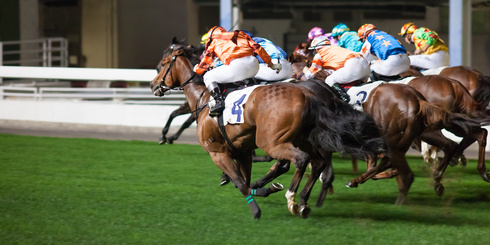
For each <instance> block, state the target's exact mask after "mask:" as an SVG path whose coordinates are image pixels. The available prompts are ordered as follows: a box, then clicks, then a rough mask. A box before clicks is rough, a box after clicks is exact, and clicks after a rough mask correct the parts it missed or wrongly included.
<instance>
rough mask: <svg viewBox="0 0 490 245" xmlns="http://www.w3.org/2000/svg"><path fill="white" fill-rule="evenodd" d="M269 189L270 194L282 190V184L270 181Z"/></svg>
mask: <svg viewBox="0 0 490 245" xmlns="http://www.w3.org/2000/svg"><path fill="white" fill-rule="evenodd" d="M269 189H270V190H271V194H272V193H276V192H278V191H282V190H284V186H283V185H281V184H279V183H272V184H271V186H270V187H269Z"/></svg>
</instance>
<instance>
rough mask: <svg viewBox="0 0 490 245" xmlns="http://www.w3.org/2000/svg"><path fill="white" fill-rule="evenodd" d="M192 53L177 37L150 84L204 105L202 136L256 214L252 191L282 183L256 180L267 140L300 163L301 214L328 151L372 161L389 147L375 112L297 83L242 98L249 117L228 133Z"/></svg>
mask: <svg viewBox="0 0 490 245" xmlns="http://www.w3.org/2000/svg"><path fill="white" fill-rule="evenodd" d="M191 55H192V50H190V48H189V47H186V46H185V45H184V44H182V43H179V42H177V41H176V40H175V38H174V40H173V42H172V44H171V45H170V47H169V48H167V49H166V51H165V52H164V56H163V59H162V60H161V62H160V64H159V72H158V75H157V76H156V77H155V78H154V79H153V81H152V82H151V84H150V86H151V90H152V91H153V93H154V94H155V95H156V96H163V95H164V93H165V91H167V90H170V89H183V91H184V94H185V96H186V98H187V100H188V102H189V105H190V106H191V108H198V110H197V111H194V112H193V113H194V115H195V116H196V119H197V127H196V131H197V137H198V141H199V143H200V144H201V146H202V147H203V149H204V150H206V151H207V152H208V153H209V155H210V156H211V159H212V160H213V162H214V163H215V164H216V165H217V166H218V167H219V168H220V169H221V170H223V172H225V173H226V174H227V175H228V176H229V177H230V178H231V180H232V182H233V183H234V185H235V186H236V187H237V189H238V190H239V191H240V192H241V193H242V194H243V196H244V197H245V199H246V202H247V203H248V205H249V207H250V209H251V211H252V214H253V217H254V218H260V216H261V210H260V208H259V206H258V204H257V202H256V201H255V199H254V196H264V197H265V196H268V195H269V194H271V193H274V192H277V191H279V190H281V189H282V188H281V187H282V186H280V185H278V184H276V185H274V184H273V185H272V186H271V187H270V188H259V189H252V188H251V187H250V177H251V169H252V161H251V158H252V151H253V150H254V149H255V148H257V147H259V148H261V149H262V150H263V151H264V152H265V153H267V154H268V155H270V156H271V157H273V158H275V159H277V160H278V163H285V162H291V163H293V164H294V165H295V166H296V171H295V173H294V175H293V179H292V181H291V185H290V187H289V190H288V191H287V193H286V199H287V202H288V209H289V211H290V212H291V213H292V214H294V215H298V216H301V217H303V218H307V217H308V215H309V213H310V211H311V209H310V208H309V205H308V203H307V201H308V198H309V195H310V193H311V189H312V188H313V185H314V183H315V181H316V179H318V177H319V176H320V173H321V172H322V170H323V169H324V168H325V166H326V165H327V164H328V163H327V162H326V161H325V160H324V156H328V155H329V154H331V152H344V153H346V154H350V155H352V156H355V157H360V158H361V159H367V161H368V162H371V161H376V160H377V157H378V156H379V155H380V154H383V153H384V152H385V150H386V149H385V145H384V144H383V140H382V139H381V138H380V137H379V133H378V131H377V130H376V125H375V123H374V122H373V121H372V119H371V118H369V117H367V116H366V115H365V114H364V113H362V114H358V115H359V117H357V118H355V119H354V118H347V119H349V120H347V119H346V118H342V117H339V116H338V115H335V113H334V112H333V111H331V110H329V109H328V108H329V105H326V103H325V102H324V100H323V99H321V98H318V97H316V96H315V94H313V93H312V92H311V91H310V90H308V89H306V88H304V87H301V86H298V85H296V84H293V83H275V84H272V85H267V86H257V88H255V90H253V91H252V92H251V93H250V95H249V98H248V100H247V102H246V103H245V104H244V107H243V118H244V123H242V124H228V125H226V126H225V132H226V134H223V133H222V131H220V127H219V125H218V123H217V121H216V120H215V119H214V118H212V117H210V116H208V113H209V109H208V107H207V106H206V104H207V101H208V100H209V97H210V96H209V92H208V90H207V89H206V86H205V85H204V83H202V82H200V81H199V79H196V78H195V77H196V74H195V73H193V71H192V70H193V65H192V63H191V62H190V60H189V56H191ZM352 125H357V127H353V126H352ZM366 132H368V134H367V135H366ZM224 135H226V136H227V138H225V137H226V136H224ZM227 139H228V140H227ZM228 142H230V143H228ZM308 162H311V175H310V176H309V178H308V180H307V182H306V184H305V186H304V188H303V190H302V192H301V195H300V197H301V201H300V203H299V204H297V203H296V202H295V196H296V192H297V190H298V188H299V184H300V182H301V179H302V177H303V175H304V172H305V170H306V167H307V164H308Z"/></svg>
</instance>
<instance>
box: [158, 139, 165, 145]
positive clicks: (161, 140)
mask: <svg viewBox="0 0 490 245" xmlns="http://www.w3.org/2000/svg"><path fill="white" fill-rule="evenodd" d="M166 142H167V139H166V138H165V137H160V140H159V141H158V144H159V145H163V144H165V143H166Z"/></svg>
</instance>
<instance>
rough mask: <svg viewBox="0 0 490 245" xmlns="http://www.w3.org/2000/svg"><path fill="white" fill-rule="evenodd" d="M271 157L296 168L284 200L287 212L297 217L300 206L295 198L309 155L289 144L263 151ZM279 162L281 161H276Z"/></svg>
mask: <svg viewBox="0 0 490 245" xmlns="http://www.w3.org/2000/svg"><path fill="white" fill-rule="evenodd" d="M264 150H265V151H266V153H268V154H269V155H270V156H271V157H273V158H275V159H282V160H285V161H288V160H289V161H290V162H292V163H293V164H294V165H295V166H296V171H295V172H294V175H293V179H292V180H291V185H290V186H289V189H288V191H287V192H286V195H285V196H286V200H287V206H288V210H289V212H291V213H292V214H293V215H296V216H299V215H300V214H301V213H300V206H299V205H298V204H297V203H296V201H295V197H296V192H297V191H298V188H299V184H300V183H301V179H302V178H303V175H304V173H305V171H306V168H307V166H308V162H309V155H308V154H307V153H306V152H303V151H301V150H299V149H297V148H296V147H295V146H294V145H292V144H290V143H286V144H280V145H277V146H275V147H274V148H271V149H267V150H266V149H264ZM278 162H281V161H278Z"/></svg>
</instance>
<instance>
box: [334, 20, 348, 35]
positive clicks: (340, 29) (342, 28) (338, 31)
mask: <svg viewBox="0 0 490 245" xmlns="http://www.w3.org/2000/svg"><path fill="white" fill-rule="evenodd" d="M347 31H350V29H349V27H347V25H346V24H344V23H339V24H338V25H336V26H335V27H334V28H333V29H332V37H338V36H340V35H342V34H344V32H347Z"/></svg>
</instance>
